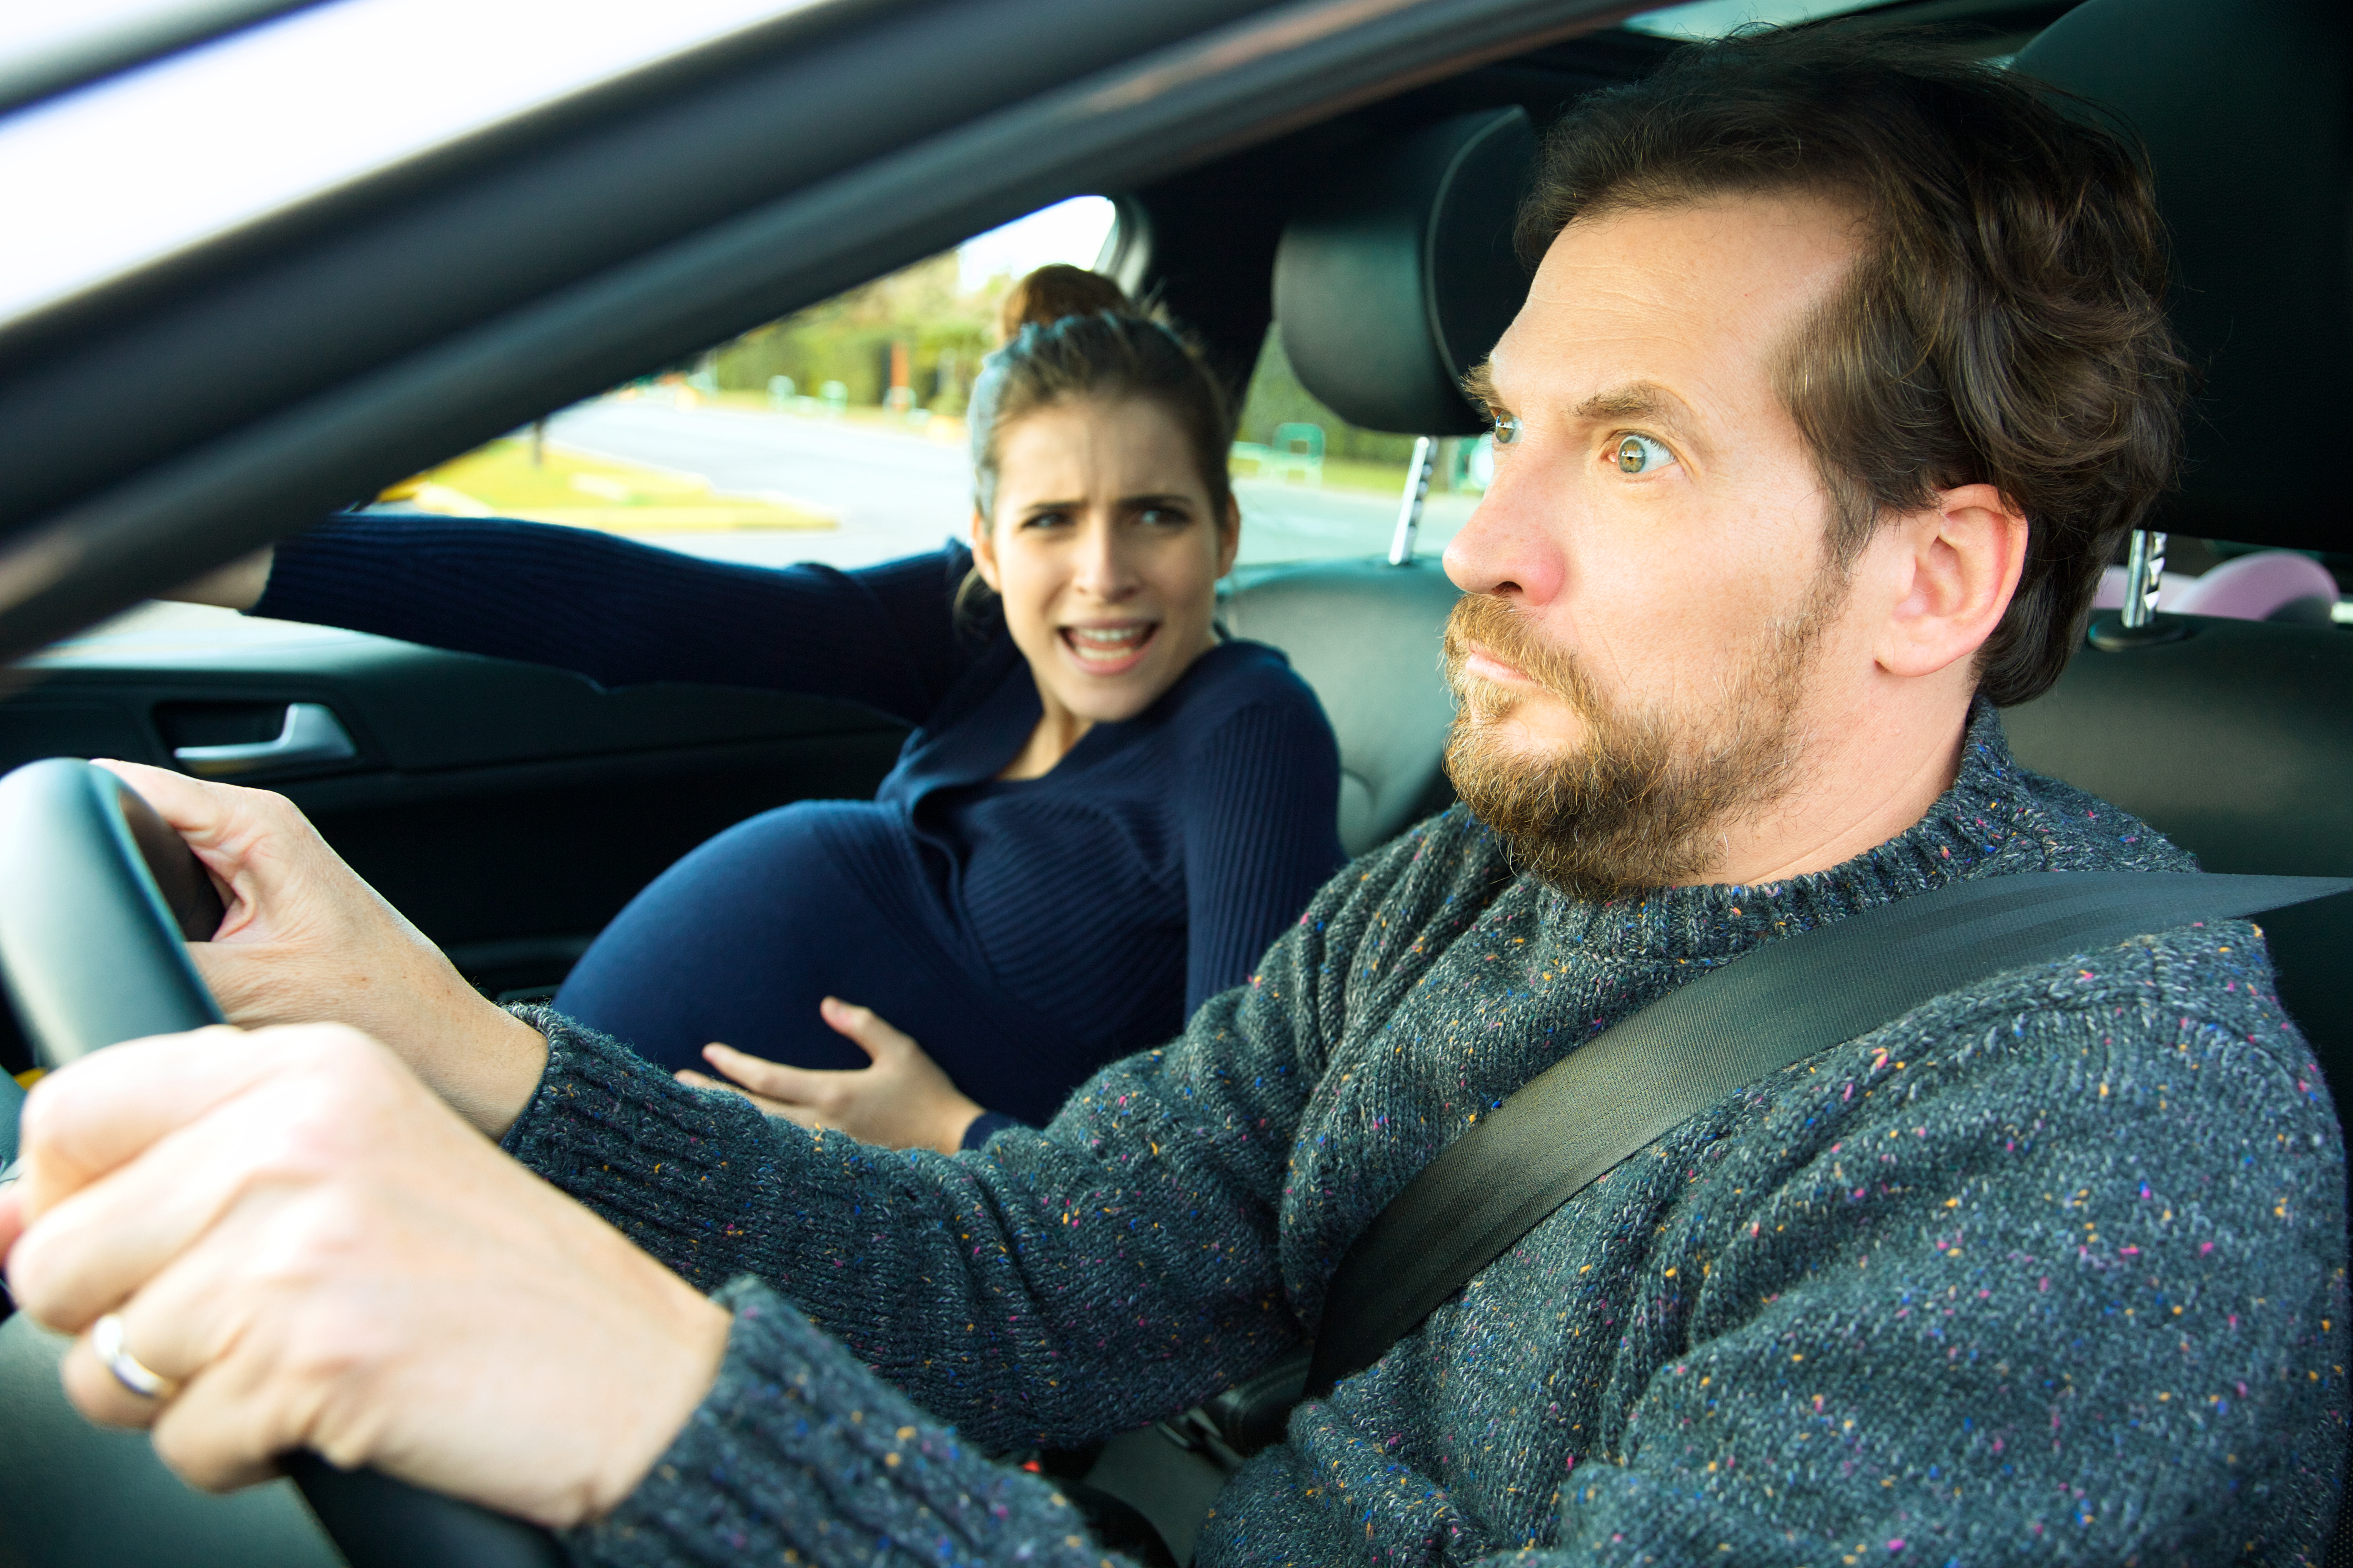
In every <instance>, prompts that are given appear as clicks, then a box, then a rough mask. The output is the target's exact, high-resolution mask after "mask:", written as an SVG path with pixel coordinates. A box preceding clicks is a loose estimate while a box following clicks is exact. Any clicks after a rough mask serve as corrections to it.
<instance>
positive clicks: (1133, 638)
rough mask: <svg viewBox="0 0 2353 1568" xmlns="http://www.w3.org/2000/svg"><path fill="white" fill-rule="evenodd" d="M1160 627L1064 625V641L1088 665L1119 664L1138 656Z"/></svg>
mask: <svg viewBox="0 0 2353 1568" xmlns="http://www.w3.org/2000/svg"><path fill="white" fill-rule="evenodd" d="M1155 629H1156V628H1155V627H1154V626H1150V625H1145V626H1111V627H1098V626H1064V627H1063V628H1062V637H1063V640H1064V641H1066V642H1068V643H1069V644H1070V645H1071V652H1072V653H1074V654H1077V655H1078V656H1079V658H1080V661H1081V662H1082V663H1086V664H1117V663H1119V662H1121V661H1122V660H1124V659H1127V658H1132V657H1134V654H1135V653H1136V651H1137V650H1138V649H1140V648H1142V647H1144V645H1145V643H1146V642H1148V641H1150V640H1151V637H1152V634H1153V632H1154V631H1155Z"/></svg>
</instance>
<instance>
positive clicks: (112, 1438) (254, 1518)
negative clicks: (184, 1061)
mask: <svg viewBox="0 0 2353 1568" xmlns="http://www.w3.org/2000/svg"><path fill="white" fill-rule="evenodd" d="M221 912H222V911H221V902H220V898H219V895H218V893H217V892H216V890H215V889H214V887H213V884H212V879H211V877H210V876H209V874H207V873H206V870H205V868H204V867H203V865H202V864H201V863H200V862H198V861H197V859H196V858H195V854H194V853H193V852H192V851H190V850H189V848H188V847H187V846H186V845H185V843H184V842H182V840H181V839H180V837H179V836H178V835H177V834H175V833H174V832H173V831H172V829H171V828H170V826H167V825H166V824H165V823H164V820H163V819H162V818H161V817H159V816H156V815H155V812H154V809H153V807H152V806H150V805H147V803H146V802H145V801H143V800H142V799H140V797H139V796H138V795H137V794H135V793H134V792H133V791H132V789H131V788H130V787H129V786H128V785H126V784H123V783H122V782H121V780H120V779H118V778H116V777H115V776H114V775H113V774H112V773H108V772H107V771H106V770H105V769H103V768H96V767H92V766H91V765H90V763H85V762H80V761H78V760H76V759H73V758H68V757H52V758H50V759H48V760H47V761H45V762H38V763H28V764H26V766H24V767H21V768H18V769H16V771H15V772H13V773H9V774H8V775H7V776H6V777H5V778H0V981H5V984H6V987H7V991H8V994H9V996H10V998H11V999H12V1000H13V1001H14V1002H15V1003H16V1014H17V1017H18V1019H19V1021H20V1022H21V1023H22V1024H23V1026H24V1029H25V1034H26V1037H27V1038H28V1039H29V1040H30V1041H31V1042H32V1045H33V1048H34V1051H35V1053H36V1055H37V1057H38V1058H39V1059H40V1062H41V1065H42V1066H44V1067H47V1068H56V1067H61V1066H63V1065H64V1064H65V1063H67V1062H69V1061H72V1060H74V1059H76V1058H79V1057H82V1056H86V1055H88V1054H89V1053H90V1052H91V1051H94V1050H98V1049H100V1048H102V1047H107V1046H111V1045H113V1044H115V1043H117V1042H118V1041H121V1040H129V1039H137V1038H139V1037H142V1036H146V1035H158V1034H172V1033H176V1032H179V1031H182V1030H185V1029H195V1028H201V1027H203V1026H206V1025H207V1024H217V1023H221V1022H223V1021H224V1020H223V1018H222V1016H221V1011H220V1007H219V1005H217V1004H216V1002H215V1001H214V1000H213V997H212V994H211V993H210V992H209V991H207V990H206V988H205V984H204V981H203V980H202V979H201V978H199V977H198V975H197V973H196V970H195V964H193V963H190V962H189V959H188V954H187V949H186V947H185V945H184V941H183V939H184V938H185V940H187V941H202V940H205V939H206V938H208V937H210V936H211V935H212V933H213V932H214V931H216V929H218V927H219V924H220V919H221ZM7 1088H8V1089H10V1090H15V1089H16V1085H15V1084H14V1083H13V1082H10V1083H9V1084H8V1086H7ZM18 1099H21V1093H19V1094H18V1095H16V1096H15V1097H13V1098H10V1099H8V1100H5V1101H0V1115H5V1118H6V1120H7V1140H6V1141H7V1142H8V1144H9V1146H10V1152H13V1148H14V1142H15V1134H16V1100H18ZM0 1163H5V1158H0ZM67 1343H68V1341H66V1340H65V1339H64V1338H63V1337H62V1336H58V1335H54V1334H49V1333H47V1331H42V1330H39V1329H38V1328H37V1327H36V1326H35V1325H33V1324H32V1323H31V1322H30V1321H29V1320H27V1319H24V1318H22V1317H21V1316H19V1317H15V1318H11V1319H9V1320H8V1321H6V1322H5V1323H0V1412H5V1415H6V1416H7V1419H6V1420H5V1421H0V1427H13V1428H16V1431H15V1433H14V1434H13V1436H12V1437H11V1440H10V1441H9V1443H8V1444H7V1447H8V1448H10V1449H13V1450H15V1453H14V1454H13V1455H12V1456H11V1457H12V1458H16V1459H20V1460H21V1459H23V1458H26V1456H27V1455H35V1456H37V1457H38V1462H37V1463H36V1465H35V1466H34V1467H33V1469H32V1475H33V1478H34V1481H35V1485H36V1486H40V1485H42V1484H44V1483H46V1484H47V1486H48V1487H50V1488H55V1487H57V1486H58V1485H60V1484H63V1485H66V1486H68V1487H69V1489H80V1490H83V1491H88V1492H90V1493H91V1494H92V1495H91V1496H90V1498H89V1500H87V1502H84V1503H81V1504H80V1505H79V1506H76V1507H68V1508H65V1509H62V1510H61V1509H59V1508H57V1507H55V1506H52V1505H53V1503H54V1502H55V1499H54V1498H53V1497H47V1496H30V1497H12V1496H10V1495H9V1494H10V1493H11V1492H12V1491H13V1490H15V1489H16V1487H15V1485H14V1484H13V1483H15V1482H16V1481H17V1480H18V1479H20V1473H19V1472H18V1468H17V1467H16V1466H15V1465H10V1466H6V1467H0V1517H5V1518H7V1519H8V1520H9V1521H10V1527H11V1532H12V1533H15V1532H16V1531H25V1534H23V1535H21V1536H19V1543H20V1544H21V1545H22V1546H23V1547H24V1548H26V1555H27V1556H28V1557H29V1558H30V1560H31V1561H34V1562H39V1563H51V1562H57V1563H66V1562H76V1561H86V1562H90V1563H100V1562H103V1563H124V1564H135V1563H156V1564H159V1565H160V1564H162V1563H166V1562H168V1563H173V1564H175V1565H185V1564H188V1563H190V1562H191V1561H192V1556H191V1553H190V1552H189V1550H188V1548H189V1547H190V1545H191V1544H195V1543H197V1542H201V1543H203V1545H205V1546H208V1547H210V1548H211V1549H212V1551H214V1552H217V1555H218V1560H219V1561H220V1562H222V1563H257V1564H258V1563H286V1564H288V1565H289V1568H291V1565H292V1564H294V1563H324V1562H327V1561H329V1560H330V1559H331V1557H332V1553H330V1552H328V1551H327V1550H326V1543H325V1542H322V1541H319V1540H317V1539H316V1537H317V1531H316V1529H315V1528H313V1529H312V1530H311V1532H310V1533H311V1540H310V1541H309V1542H304V1541H302V1540H301V1539H300V1538H299V1536H300V1532H301V1525H302V1524H303V1523H304V1522H306V1521H301V1519H299V1517H297V1518H290V1517H287V1513H288V1510H289V1509H291V1510H292V1513H293V1514H294V1515H296V1516H299V1515H300V1513H301V1510H300V1509H299V1507H294V1506H293V1505H292V1502H291V1500H290V1499H288V1500H285V1506H282V1507H280V1508H279V1509H278V1510H275V1513H274V1514H273V1513H272V1510H269V1508H268V1507H267V1505H266V1503H265V1504H263V1505H261V1506H256V1505H254V1504H253V1503H252V1502H251V1501H249V1500H248V1499H243V1498H231V1499H227V1500H223V1499H212V1498H206V1497H204V1496H203V1495H202V1494H200V1493H197V1492H195V1491H193V1490H191V1489H189V1488H187V1487H186V1486H185V1484H183V1483H180V1482H179V1481H178V1480H177V1479H175V1478H173V1477H172V1476H171V1475H170V1474H169V1472H168V1471H165V1470H164V1468H163V1465H162V1462H161V1461H160V1460H158V1459H156V1458H155V1457H154V1450H153V1447H151V1446H150V1445H149V1444H148V1443H147V1442H146V1440H145V1435H144V1434H143V1433H121V1432H101V1431H100V1430H99V1429H98V1428H95V1427H92V1426H89V1425H88V1424H87V1423H85V1422H82V1421H81V1419H80V1417H79V1415H77V1414H75V1413H74V1412H73V1410H72V1407H71V1406H70V1405H68V1404H67V1403H66V1401H65V1397H64V1393H63V1390H62V1388H61V1387H60V1386H59V1384H58V1376H57V1362H58V1357H60V1356H61V1355H62V1354H63V1352H64V1348H65V1346H66V1345H67ZM44 1376H45V1377H46V1384H45V1385H44V1384H43V1381H42V1380H43V1378H44ZM76 1428H78V1430H77V1429H76ZM60 1458H63V1459H65V1460H66V1461H67V1462H66V1463H64V1464H60V1463H59V1462H58V1460H59V1459H60ZM285 1465H286V1469H287V1472H288V1474H289V1476H290V1478H291V1479H292V1480H293V1482H294V1484H295V1485H296V1486H297V1487H299V1488H300V1489H301V1493H302V1499H303V1500H304V1501H305V1502H307V1503H308V1504H309V1505H310V1513H311V1517H313V1518H315V1520H316V1521H318V1524H319V1525H322V1526H323V1527H324V1529H325V1531H326V1534H327V1536H328V1537H330V1538H332V1541H333V1542H334V1546H335V1548H336V1550H338V1551H339V1552H341V1554H342V1557H343V1561H345V1562H346V1563H350V1564H351V1565H352V1568H377V1565H378V1564H382V1565H383V1568H395V1565H396V1564H397V1565H404V1568H405V1565H406V1564H412V1563H452V1564H459V1565H462V1568H554V1564H557V1563H563V1562H564V1561H565V1553H564V1552H563V1549H562V1548H561V1547H559V1546H558V1545H557V1544H556V1542H555V1540H554V1537H553V1536H552V1535H550V1534H549V1533H548V1532H547V1531H543V1530H542V1529H540V1528H539V1527H537V1526H536V1525H533V1524H529V1523H526V1522H524V1521H521V1520H516V1519H512V1518H510V1517H508V1516H506V1515H503V1514H497V1513H492V1512H491V1511H489V1510H485V1509H480V1508H477V1507H475V1506H474V1505H472V1504H470V1503H465V1502H459V1501H458V1500H455V1499H452V1498H447V1497H443V1496H440V1495H439V1494H438V1493H434V1492H427V1491H422V1490H419V1489H417V1488H414V1487H411V1486H409V1485H408V1484H406V1482H403V1481H397V1480H395V1479H392V1478H390V1477H388V1476H385V1475H383V1474H380V1473H378V1472H376V1471H373V1470H353V1471H344V1470H338V1469H336V1468H334V1467H333V1466H332V1465H329V1464H328V1463H327V1462H326V1461H324V1460H323V1459H321V1458H319V1457H318V1456H316V1455H315V1454H311V1453H308V1452H303V1453H298V1454H291V1455H288V1456H286V1457H285ZM91 1469H95V1470H96V1471H97V1472H99V1473H98V1474H97V1475H96V1476H95V1477H92V1476H91V1475H90V1474H88V1473H82V1472H87V1471H88V1470H91ZM69 1472H73V1473H69ZM93 1480H94V1481H95V1483H96V1484H94V1485H93V1484H92V1482H93ZM280 1490H281V1491H282V1488H280ZM126 1496H128V1497H135V1498H136V1499H137V1500H139V1502H140V1503H141V1504H142V1505H143V1506H142V1507H140V1508H138V1509H135V1510H125V1509H123V1508H122V1507H121V1503H122V1502H123V1501H124V1500H126ZM241 1502H243V1503H246V1504H247V1506H246V1507H245V1508H244V1509H243V1510H241V1512H240V1510H238V1509H237V1505H238V1504H239V1503H241ZM156 1510H161V1512H160V1513H159V1512H158V1511H156ZM126 1513H127V1514H129V1515H130V1517H129V1518H125V1517H123V1516H124V1515H125V1514H126ZM233 1513H236V1514H238V1515H239V1519H238V1520H231V1519H229V1515H230V1514H233ZM239 1520H241V1521H243V1522H242V1527H240V1522H239ZM224 1521H227V1524H226V1526H225V1525H224ZM191 1532H193V1534H194V1535H195V1538H196V1542H192V1541H191V1539H190V1536H191ZM44 1537H46V1539H44ZM306 1548H307V1550H306ZM195 1559H199V1560H205V1561H209V1560H211V1557H210V1555H209V1554H208V1552H206V1551H205V1550H201V1549H200V1550H199V1551H198V1552H196V1553H195Z"/></svg>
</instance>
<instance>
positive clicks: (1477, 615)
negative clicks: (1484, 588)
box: [1442, 594, 1598, 713]
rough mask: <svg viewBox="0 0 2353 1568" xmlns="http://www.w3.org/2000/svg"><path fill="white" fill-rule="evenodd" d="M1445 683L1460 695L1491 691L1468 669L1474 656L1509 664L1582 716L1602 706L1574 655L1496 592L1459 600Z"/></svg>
mask: <svg viewBox="0 0 2353 1568" xmlns="http://www.w3.org/2000/svg"><path fill="white" fill-rule="evenodd" d="M1442 646H1443V648H1444V658H1445V665H1446V679H1447V680H1448V681H1449V682H1450V683H1451V685H1452V686H1453V688H1454V692H1455V695H1456V696H1457V697H1458V698H1461V699H1463V700H1471V699H1472V697H1473V696H1474V692H1473V691H1472V686H1473V684H1474V683H1475V684H1476V685H1478V686H1480V687H1485V688H1488V689H1492V686H1491V684H1490V683H1488V682H1484V681H1481V680H1480V679H1479V678H1478V677H1476V676H1474V675H1472V674H1471V673H1469V671H1468V670H1466V669H1465V668H1463V667H1464V665H1465V663H1466V662H1467V661H1468V659H1469V658H1470V657H1471V655H1472V654H1473V653H1482V654H1485V655H1486V656H1487V657H1488V658H1493V659H1495V660H1497V661H1498V662H1500V663H1503V664H1508V665H1510V666H1511V667H1512V668H1514V669H1516V670H1518V671H1519V672H1520V673H1521V674H1523V675H1525V676H1526V677H1527V678H1528V679H1530V680H1532V681H1534V682H1535V684H1536V685H1538V686H1540V687H1542V688H1544V689H1545V690H1546V692H1548V693H1550V694H1551V695H1552V696H1554V697H1556V698H1557V699H1559V700H1561V701H1562V702H1564V703H1567V705H1568V706H1569V707H1570V708H1571V709H1573V710H1576V711H1577V712H1580V713H1591V712H1593V711H1594V710H1595V709H1596V707H1597V705H1598V704H1597V700H1596V693H1595V692H1594V689H1593V683H1592V682H1591V681H1590V680H1589V679H1587V677H1586V673H1585V671H1584V669H1583V668H1580V667H1579V666H1578V664H1577V658H1576V656H1575V655H1574V654H1571V653H1569V652H1568V651H1567V649H1565V648H1561V647H1555V646H1554V645H1553V643H1552V642H1551V641H1550V640H1549V639H1547V638H1546V637H1545V635H1544V634H1543V633H1542V632H1541V631H1539V630H1537V628H1536V627H1535V626H1534V625H1533V624H1532V623H1531V622H1530V621H1529V619H1528V617H1527V616H1525V615H1524V614H1523V613H1521V612H1520V611H1518V610H1516V609H1514V608H1513V607H1512V605H1511V604H1510V602H1509V601H1507V600H1504V599H1502V598H1499V597H1497V596H1496V595H1493V594H1465V595H1462V597H1461V598H1460V599H1458V600H1456V601H1455V602H1454V610H1453V613H1452V614H1451V615H1450V616H1447V618H1446V637H1445V641H1444V643H1443V645H1442Z"/></svg>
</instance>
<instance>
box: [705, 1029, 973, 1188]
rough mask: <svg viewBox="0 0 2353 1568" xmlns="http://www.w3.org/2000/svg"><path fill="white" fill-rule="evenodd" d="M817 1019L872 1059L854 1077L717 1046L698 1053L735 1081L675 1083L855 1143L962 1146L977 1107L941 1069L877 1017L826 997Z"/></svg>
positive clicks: (947, 1148) (902, 1146)
mask: <svg viewBox="0 0 2353 1568" xmlns="http://www.w3.org/2000/svg"><path fill="white" fill-rule="evenodd" d="M818 1016H819V1017H821V1018H823V1019H824V1020H825V1022H826V1026H828V1028H830V1029H832V1030H834V1031H835V1032H836V1033H837V1034H841V1035H846V1036H848V1037H849V1038H850V1039H851V1040H853V1041H855V1042H856V1043H857V1045H858V1047H859V1048H860V1050H862V1051H864V1052H865V1053H866V1054H867V1055H868V1056H870V1057H871V1058H874V1065H873V1066H872V1067H871V1068H860V1069H858V1070H856V1071H854V1072H818V1071H814V1070H811V1069H810V1068H795V1067H786V1065H785V1064H784V1063H782V1062H772V1061H765V1060H763V1059H762V1058H759V1057H755V1056H750V1055H747V1054H745V1053H744V1052H743V1051H739V1050H737V1049H735V1048H734V1047H732V1046H723V1045H720V1044H718V1043H717V1042H716V1041H714V1042H712V1044H710V1045H708V1046H705V1047H703V1048H702V1055H703V1057H704V1059H706V1060H708V1061H709V1062H710V1063H711V1065H712V1067H714V1068H718V1069H719V1070H720V1071H721V1072H723V1073H724V1074H726V1075H727V1077H729V1078H730V1079H733V1080H734V1082H733V1083H723V1082H721V1081H720V1080H719V1079H713V1078H707V1077H705V1076H704V1075H703V1074H702V1073H699V1072H692V1071H687V1072H681V1073H680V1074H679V1075H678V1078H679V1081H680V1082H681V1083H691V1084H692V1085H694V1086H695V1087H696V1088H698V1089H727V1090H729V1091H731V1092H733V1093H735V1094H740V1095H742V1096H743V1097H744V1099H746V1100H750V1101H751V1102H752V1103H753V1104H754V1105H756V1106H758V1107H759V1108H760V1109H761V1110H765V1111H766V1112H767V1113H768V1114H769V1115H771V1116H781V1117H784V1118H785V1119H786V1120H787V1121H797V1122H798V1123H800V1124H801V1125H802V1126H803V1127H808V1128H829V1129H832V1130H835V1131H842V1132H847V1133H849V1135H850V1136H851V1137H852V1138H855V1139H857V1140H858V1141H859V1142H861V1143H880V1144H882V1145H884V1146H885V1147H887V1148H892V1149H936V1150H938V1151H939V1152H941V1153H943V1154H953V1153H955V1152H956V1151H957V1150H959V1149H961V1148H963V1147H964V1135H965V1129H966V1128H968V1127H970V1126H971V1125H972V1121H973V1118H974V1117H976V1116H978V1115H979V1114H980V1112H981V1108H980V1106H979V1105H978V1104H976V1102H975V1101H974V1100H972V1099H971V1098H969V1097H968V1096H966V1095H965V1093H964V1091H963V1090H961V1089H957V1088H956V1086H955V1083H953V1082H952V1081H950V1079H949V1078H948V1075H947V1074H946V1073H944V1072H942V1071H941V1070H940V1065H939V1064H938V1063H937V1062H935V1061H934V1060H932V1058H930V1057H929V1056H926V1055H925V1054H924V1052H923V1047H921V1046H919V1045H917V1044H916V1043H915V1042H914V1041H913V1039H911V1038H910V1037H907V1036H906V1035H904V1034H902V1033H901V1032H900V1031H898V1030H897V1029H894V1028H892V1026H890V1025H889V1024H887V1023H885V1022H883V1021H882V1019H881V1018H880V1017H878V1016H875V1013H874V1010H873V1009H872V1008H871V1007H858V1006H853V1005H850V1004H849V1003H847V1002H844V1001H842V1000H840V999H839V998H838V997H833V996H828V997H827V998H826V999H825V1000H824V1001H823V1002H821V1003H819V1004H818Z"/></svg>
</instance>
